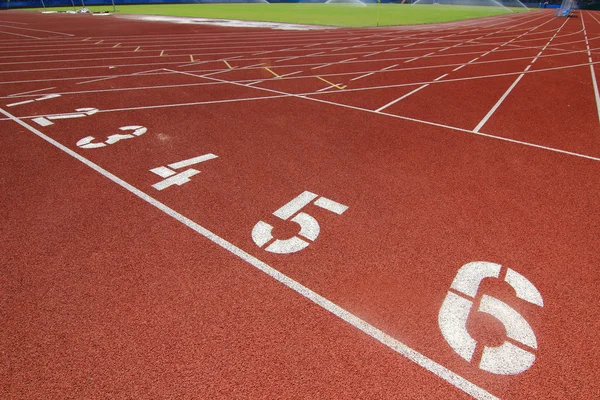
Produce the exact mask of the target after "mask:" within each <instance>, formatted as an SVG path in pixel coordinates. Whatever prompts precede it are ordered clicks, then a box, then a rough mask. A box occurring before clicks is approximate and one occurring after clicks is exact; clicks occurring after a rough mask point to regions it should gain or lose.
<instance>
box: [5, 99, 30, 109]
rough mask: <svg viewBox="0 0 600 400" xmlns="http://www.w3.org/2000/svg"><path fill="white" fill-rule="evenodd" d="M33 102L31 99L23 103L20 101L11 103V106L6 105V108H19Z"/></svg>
mask: <svg viewBox="0 0 600 400" xmlns="http://www.w3.org/2000/svg"><path fill="white" fill-rule="evenodd" d="M34 101H35V100H33V99H31V100H24V101H20V102H18V103H11V104H7V105H6V107H14V106H20V105H23V104H28V103H33V102H34Z"/></svg>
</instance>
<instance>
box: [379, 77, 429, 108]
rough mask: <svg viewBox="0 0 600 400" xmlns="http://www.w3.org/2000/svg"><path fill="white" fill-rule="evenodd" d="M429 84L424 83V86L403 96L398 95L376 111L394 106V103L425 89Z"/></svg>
mask: <svg viewBox="0 0 600 400" xmlns="http://www.w3.org/2000/svg"><path fill="white" fill-rule="evenodd" d="M427 86H429V83H427V84H425V85H423V86H419V87H418V88H416V89H414V90H412V91H410V92H408V93H406V94H405V95H403V96H400V97H398V98H397V99H396V100H392V101H390V102H389V103H387V104H384V105H383V106H381V107H379V108H378V109H377V110H375V112H381V111H383V110H385V109H386V108H388V107H390V106H393V105H394V104H396V103H397V102H399V101H400V100H404V99H405V98H407V97H408V96H412V95H413V94H415V93H417V92H418V91H419V90H422V89H425V88H426V87H427Z"/></svg>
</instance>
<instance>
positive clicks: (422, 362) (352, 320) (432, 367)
mask: <svg viewBox="0 0 600 400" xmlns="http://www.w3.org/2000/svg"><path fill="white" fill-rule="evenodd" d="M0 113H2V114H4V115H5V116H6V117H8V118H9V119H11V120H12V121H15V122H16V123H18V124H19V125H21V126H22V127H24V128H25V129H27V130H29V131H30V132H32V133H34V134H35V135H37V136H38V137H40V138H41V139H43V140H45V141H46V142H48V143H50V144H51V145H53V146H55V147H57V148H58V149H60V150H62V151H63V152H65V153H67V154H68V155H70V156H71V157H73V158H75V159H77V160H78V161H80V162H82V163H83V164H85V165H86V166H88V167H90V168H91V169H93V170H94V171H96V172H98V173H99V174H101V175H102V176H104V177H106V178H107V179H109V180H111V181H112V182H114V183H116V184H117V185H119V186H121V187H122V188H123V189H125V190H127V191H129V192H130V193H132V194H133V195H135V196H137V197H139V198H140V199H141V200H143V201H145V202H147V203H148V204H150V205H152V206H154V207H156V208H157V209H159V210H161V211H162V212H164V213H165V214H167V215H168V216H170V217H171V218H173V219H175V220H176V221H179V222H180V223H182V224H184V225H185V226H187V227H189V228H190V229H192V230H194V231H195V232H197V233H199V234H200V235H202V236H204V237H205V238H207V239H208V240H210V241H212V242H213V243H215V244H217V245H219V246H221V247H222V248H223V249H225V250H227V251H229V252H230V253H232V254H234V255H236V256H237V257H239V258H240V259H242V260H244V261H246V262H247V263H249V264H250V265H252V266H253V267H255V268H257V269H258V270H260V271H262V272H263V273H265V274H267V275H268V276H270V277H272V278H273V279H275V280H277V281H278V282H280V283H282V284H283V285H285V286H287V287H288V288H290V289H292V290H293V291H295V292H296V293H298V294H300V295H301V296H303V297H305V298H306V299H308V300H310V301H312V302H313V303H315V304H316V305H318V306H320V307H322V308H323V309H325V310H327V311H329V312H330V313H332V314H334V315H335V316H337V317H338V318H340V319H342V320H344V321H345V322H347V323H348V324H350V325H352V326H354V327H355V328H357V329H359V330H360V331H362V332H364V333H366V334H367V335H369V336H370V337H372V338H373V339H375V340H377V341H379V342H380V343H382V344H384V345H385V346H387V347H389V348H390V349H392V350H394V351H396V352H397V353H398V354H400V355H402V356H404V357H406V358H407V359H409V360H411V361H413V362H414V363H415V364H417V365H419V366H421V367H423V368H425V369H426V370H428V371H430V372H432V373H433V374H435V375H437V376H439V377H440V378H442V379H443V380H445V381H446V382H448V383H450V384H451V385H453V386H454V387H456V388H458V389H461V390H463V391H464V392H465V393H468V394H470V395H471V396H473V397H475V398H477V399H497V397H496V396H494V395H492V394H491V393H489V392H487V391H486V390H484V389H482V388H480V387H479V386H477V385H475V384H474V383H472V382H470V381H468V380H466V379H465V378H463V377H462V376H460V375H458V374H456V373H454V372H452V371H450V370H449V369H448V368H446V367H444V366H442V365H441V364H438V363H437V362H435V361H433V360H432V359H430V358H428V357H426V356H425V355H423V354H421V353H419V352H418V351H416V350H414V349H412V348H410V347H408V346H407V345H406V344H404V343H402V342H400V341H398V340H396V339H394V338H393V337H391V336H389V335H387V334H386V333H385V332H383V331H381V330H379V329H377V328H376V327H374V326H373V325H371V324H369V323H368V322H366V321H364V320H362V319H360V318H359V317H357V316H355V315H354V314H352V313H350V312H349V311H347V310H345V309H344V308H342V307H340V306H338V305H337V304H335V303H333V302H331V301H330V300H328V299H326V298H325V297H323V296H321V295H319V294H318V293H316V292H313V291H312V290H310V289H309V288H308V287H306V286H304V285H302V284H301V283H299V282H297V281H295V280H293V279H292V278H290V277H289V276H287V275H285V274H283V273H281V272H279V271H278V270H276V269H275V268H273V267H271V266H269V265H267V264H266V263H264V262H262V261H261V260H259V259H258V258H256V257H254V256H252V255H250V254H248V253H246V252H245V251H243V250H242V249H240V248H238V247H236V246H235V245H233V244H232V243H230V242H228V241H227V240H225V239H223V238H221V237H220V236H218V235H216V234H214V233H213V232H211V231H209V230H208V229H206V228H204V227H203V226H201V225H199V224H197V223H196V222H194V221H192V220H191V219H189V218H187V217H185V216H184V215H182V214H180V213H178V212H177V211H175V210H173V209H172V208H170V207H168V206H167V205H165V204H163V203H161V202H159V201H158V200H156V199H155V198H153V197H151V196H150V195H148V194H146V193H145V192H143V191H141V190H139V189H138V188H136V187H134V186H133V185H131V184H129V183H127V182H125V181H124V180H122V179H121V178H119V177H117V176H116V175H113V174H112V173H110V172H108V171H107V170H105V169H104V168H102V167H100V166H99V165H97V164H95V163H93V162H91V161H90V160H88V159H87V158H85V157H83V156H81V155H79V154H77V153H76V152H74V151H72V150H71V149H69V148H68V147H66V146H64V145H62V144H60V143H59V142H57V141H56V140H54V139H52V138H50V137H48V136H46V135H44V134H43V133H42V132H40V131H39V130H37V129H36V128H34V127H32V126H31V125H29V124H27V123H25V122H23V121H21V120H20V119H19V118H17V117H15V116H14V115H12V114H10V113H8V112H6V111H5V110H3V109H1V108H0Z"/></svg>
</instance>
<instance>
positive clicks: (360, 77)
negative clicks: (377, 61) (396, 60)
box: [350, 64, 398, 81]
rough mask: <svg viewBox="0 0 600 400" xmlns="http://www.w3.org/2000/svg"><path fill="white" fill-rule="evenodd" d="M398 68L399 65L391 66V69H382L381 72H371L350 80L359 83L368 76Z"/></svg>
mask: <svg viewBox="0 0 600 400" xmlns="http://www.w3.org/2000/svg"><path fill="white" fill-rule="evenodd" d="M397 66H398V64H394V65H390V66H389V67H385V68H382V69H380V70H379V71H373V72H369V73H368V74H364V75H361V76H357V77H356V78H352V79H350V80H351V81H357V80H359V79H362V78H366V77H367V76H371V75H373V74H376V73H378V72H381V71H387V70H388V69H392V68H394V67H397Z"/></svg>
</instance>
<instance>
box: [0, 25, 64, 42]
mask: <svg viewBox="0 0 600 400" xmlns="http://www.w3.org/2000/svg"><path fill="white" fill-rule="evenodd" d="M0 26H2V27H4V28H12V29H21V30H25V31H35V32H46V33H55V34H57V35H64V36H75V35H73V34H72V33H62V32H55V31H45V30H42V29H31V28H21V27H20V26H12V25H0ZM36 39H39V38H36Z"/></svg>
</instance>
